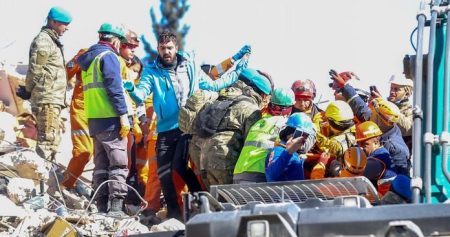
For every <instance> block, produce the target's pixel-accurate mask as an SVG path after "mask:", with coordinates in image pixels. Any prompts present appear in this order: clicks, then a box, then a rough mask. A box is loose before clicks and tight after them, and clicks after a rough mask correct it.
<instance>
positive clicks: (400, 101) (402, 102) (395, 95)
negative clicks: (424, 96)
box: [387, 75, 413, 151]
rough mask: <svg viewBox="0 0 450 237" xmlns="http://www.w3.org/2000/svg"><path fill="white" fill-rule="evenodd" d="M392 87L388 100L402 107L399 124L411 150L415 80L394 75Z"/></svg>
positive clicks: (391, 80)
mask: <svg viewBox="0 0 450 237" xmlns="http://www.w3.org/2000/svg"><path fill="white" fill-rule="evenodd" d="M390 82H391V88H390V91H389V97H388V98H387V99H388V101H390V102H392V103H394V104H395V105H397V107H398V108H399V109H400V112H401V114H400V117H399V119H398V121H397V125H398V127H399V128H400V131H401V132H402V135H403V140H405V143H406V145H407V146H408V148H409V150H410V151H411V146H412V137H411V135H412V134H411V133H412V125H413V107H412V104H411V101H410V100H409V98H410V97H411V95H412V90H413V81H412V80H410V79H406V78H405V77H404V76H401V77H400V76H394V75H392V77H391V79H390Z"/></svg>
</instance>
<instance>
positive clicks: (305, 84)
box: [291, 79, 316, 100]
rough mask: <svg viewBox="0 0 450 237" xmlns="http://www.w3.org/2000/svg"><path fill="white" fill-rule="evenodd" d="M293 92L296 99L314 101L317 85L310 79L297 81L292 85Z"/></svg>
mask: <svg viewBox="0 0 450 237" xmlns="http://www.w3.org/2000/svg"><path fill="white" fill-rule="evenodd" d="M291 89H292V91H293V92H294V94H295V99H296V100H300V99H310V100H313V99H314V98H315V97H316V85H314V82H313V81H311V80H310V79H306V80H297V81H294V83H292V86H291Z"/></svg>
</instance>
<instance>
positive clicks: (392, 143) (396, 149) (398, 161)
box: [331, 72, 411, 176]
mask: <svg viewBox="0 0 450 237" xmlns="http://www.w3.org/2000/svg"><path fill="white" fill-rule="evenodd" d="M353 75H354V74H353V73H351V72H347V73H346V75H344V77H352V76H353ZM331 79H332V80H333V81H334V82H335V83H336V84H337V85H338V87H339V88H341V89H342V94H343V95H344V97H345V98H346V99H347V100H350V99H351V100H352V101H351V102H350V106H351V107H352V109H353V111H354V113H355V116H356V117H357V118H358V120H359V121H360V122H364V121H369V120H370V121H373V122H375V123H376V124H377V126H378V127H379V128H380V130H381V131H382V133H383V134H382V135H381V138H380V139H381V143H382V144H383V146H384V147H386V149H387V150H388V151H389V154H390V155H391V157H392V166H393V167H390V168H393V170H394V171H395V172H396V173H397V174H404V175H408V176H409V172H410V169H411V161H410V159H409V158H410V156H409V154H410V153H409V149H408V147H407V146H406V143H405V141H404V140H403V138H402V134H401V131H400V128H399V127H398V126H397V124H396V123H397V121H398V120H399V117H400V110H399V108H398V107H397V106H396V105H395V104H393V103H392V102H389V101H387V100H385V99H383V98H381V97H378V98H375V99H373V100H371V101H370V102H369V105H367V104H366V103H364V101H362V99H361V98H360V97H359V96H357V95H356V92H355V90H354V88H353V87H352V86H351V85H349V84H348V83H346V80H344V79H343V76H341V74H339V75H334V76H331Z"/></svg>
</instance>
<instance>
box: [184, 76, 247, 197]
mask: <svg viewBox="0 0 450 237" xmlns="http://www.w3.org/2000/svg"><path fill="white" fill-rule="evenodd" d="M244 87H246V84H245V83H244V82H243V81H240V80H238V81H236V83H234V84H233V85H232V86H231V87H229V88H227V89H222V90H221V91H220V92H219V93H220V96H222V97H227V98H233V97H235V96H239V95H242V89H243V88H244ZM203 94H204V95H205V97H202V98H199V99H204V100H208V102H206V103H205V104H204V106H208V105H209V104H211V103H212V102H213V100H216V99H217V97H218V95H214V94H211V92H208V94H206V93H203ZM190 99H194V98H193V97H191V98H190ZM210 100H211V101H210ZM188 103H189V102H187V103H186V104H188ZM199 111H200V108H198V109H197V108H196V113H197V114H198V112H199ZM182 113H186V112H185V111H182V110H180V115H181V114H182ZM186 117H187V116H186ZM180 119H182V118H180ZM183 123H184V124H188V123H191V124H195V121H186V122H181V123H180V124H183ZM180 127H181V126H180ZM193 127H194V126H192V128H190V132H192V139H191V142H190V143H189V156H190V157H191V160H192V162H193V163H194V166H195V168H194V172H195V174H196V175H201V177H202V180H203V183H204V184H205V185H206V186H207V187H208V188H209V184H208V179H207V172H206V168H207V166H206V157H204V156H202V151H201V147H202V145H203V144H205V143H206V141H207V140H208V139H209V138H201V137H199V136H198V135H197V134H196V132H195V129H194V128H193Z"/></svg>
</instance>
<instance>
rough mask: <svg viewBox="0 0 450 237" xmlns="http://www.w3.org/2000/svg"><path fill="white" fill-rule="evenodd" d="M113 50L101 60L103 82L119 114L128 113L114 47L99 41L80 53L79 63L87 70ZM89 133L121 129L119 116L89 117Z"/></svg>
mask: <svg viewBox="0 0 450 237" xmlns="http://www.w3.org/2000/svg"><path fill="white" fill-rule="evenodd" d="M107 50H109V51H111V52H112V53H107V54H105V55H104V56H103V57H102V58H101V60H100V68H101V71H102V74H103V79H104V80H103V84H104V85H105V89H106V93H107V94H108V97H109V99H110V101H111V103H112V105H113V108H114V110H115V111H116V112H117V114H118V115H123V114H126V113H127V105H126V103H125V96H124V90H123V86H122V76H121V73H120V62H119V61H118V60H117V57H116V56H114V55H113V53H114V54H117V53H116V52H115V51H114V49H113V48H112V47H111V46H110V45H109V44H108V43H105V42H101V41H100V42H99V43H98V44H95V45H93V46H91V47H90V48H89V49H88V51H86V53H84V54H82V55H80V57H79V58H78V61H77V62H78V64H79V65H80V67H81V69H82V70H84V71H86V70H87V69H88V68H89V65H91V63H92V61H93V60H94V58H95V57H96V56H97V55H99V54H100V53H101V52H104V51H107ZM88 126H89V133H90V134H91V136H93V135H95V134H97V133H99V132H104V131H113V130H119V129H120V121H119V117H117V118H98V119H89V121H88Z"/></svg>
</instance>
